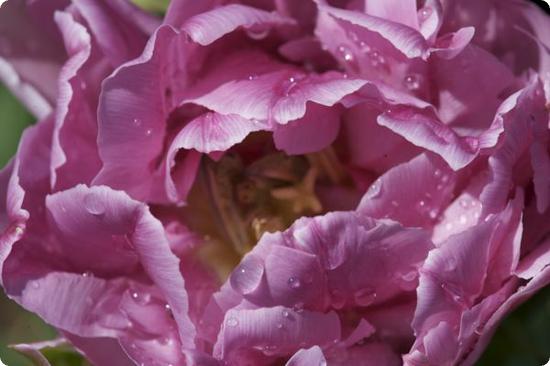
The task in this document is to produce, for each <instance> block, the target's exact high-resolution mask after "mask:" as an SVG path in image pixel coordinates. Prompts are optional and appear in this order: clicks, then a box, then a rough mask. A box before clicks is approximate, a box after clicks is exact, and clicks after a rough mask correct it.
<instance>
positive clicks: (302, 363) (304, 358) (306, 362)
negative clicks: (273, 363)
mask: <svg viewBox="0 0 550 366" xmlns="http://www.w3.org/2000/svg"><path fill="white" fill-rule="evenodd" d="M326 363H327V360H326V359H325V356H324V355H323V351H322V350H321V348H320V347H319V346H313V347H311V348H308V349H301V350H299V351H298V352H296V353H295V354H294V356H292V357H291V358H290V360H288V362H287V363H286V364H285V366H313V365H319V366H321V365H325V364H326Z"/></svg>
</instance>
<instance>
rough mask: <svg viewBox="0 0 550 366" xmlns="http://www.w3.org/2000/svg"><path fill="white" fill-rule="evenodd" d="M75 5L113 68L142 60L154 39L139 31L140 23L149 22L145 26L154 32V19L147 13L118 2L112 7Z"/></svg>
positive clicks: (87, 0)
mask: <svg viewBox="0 0 550 366" xmlns="http://www.w3.org/2000/svg"><path fill="white" fill-rule="evenodd" d="M124 4H125V5H124ZM75 5H76V8H77V9H78V11H79V13H80V14H81V15H82V17H83V18H84V19H85V20H86V22H87V24H88V26H89V27H90V30H91V32H92V33H93V35H94V39H95V40H96V41H97V43H98V44H99V47H100V48H101V51H102V53H103V54H104V55H105V57H106V58H107V59H108V60H109V61H110V63H111V65H112V66H113V67H117V66H119V65H120V64H122V63H123V62H125V61H128V60H129V59H132V58H135V57H137V56H139V54H140V53H141V51H142V50H143V47H144V46H145V43H146V42H147V39H148V38H149V36H150V35H151V33H146V32H144V31H143V30H142V29H140V27H139V26H140V24H139V20H141V22H142V23H143V22H144V21H145V22H147V23H146V25H145V26H146V27H148V28H151V26H152V25H151V24H149V23H151V22H152V17H150V18H149V17H146V15H145V13H142V12H141V11H140V10H139V9H138V8H136V7H134V6H133V4H130V3H127V2H125V1H119V0H117V1H113V2H112V4H111V3H108V2H98V1H93V0H78V1H77V2H76V3H75ZM139 13H142V14H139ZM140 18H141V19H140ZM136 23H137V24H136ZM157 23H160V22H158V21H157ZM157 25H160V24H157ZM155 28H156V27H155Z"/></svg>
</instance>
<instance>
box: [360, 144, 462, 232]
mask: <svg viewBox="0 0 550 366" xmlns="http://www.w3.org/2000/svg"><path fill="white" fill-rule="evenodd" d="M455 184H456V174H455V172H453V171H452V170H451V169H450V168H449V167H448V166H447V164H445V163H444V162H443V161H442V160H441V159H439V158H438V157H436V156H430V155H427V154H422V155H419V156H417V157H416V158H414V159H412V160H411V161H409V162H407V163H404V164H401V165H397V166H395V167H394V168H392V169H390V170H389V171H388V172H386V173H385V174H383V175H382V176H381V177H380V178H378V179H377V180H376V181H375V182H374V183H373V184H372V185H371V186H370V188H369V190H368V191H367V193H366V194H365V196H363V199H362V200H361V202H360V203H359V206H358V207H357V210H358V211H359V212H360V213H362V214H365V215H367V216H370V217H374V218H385V217H388V218H391V219H393V220H395V221H398V222H400V223H401V224H403V225H405V226H420V227H431V226H433V225H434V223H435V220H437V218H438V217H439V215H440V212H441V211H442V210H443V209H444V208H445V207H446V205H447V204H448V203H449V201H450V200H451V198H452V194H453V191H454V187H455ZM405 186H408V187H409V188H408V189H403V187H405Z"/></svg>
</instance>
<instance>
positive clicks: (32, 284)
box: [31, 281, 40, 290]
mask: <svg viewBox="0 0 550 366" xmlns="http://www.w3.org/2000/svg"><path fill="white" fill-rule="evenodd" d="M31 286H32V288H33V289H35V290H38V289H39V288H40V283H39V282H38V281H33V282H32V283H31Z"/></svg>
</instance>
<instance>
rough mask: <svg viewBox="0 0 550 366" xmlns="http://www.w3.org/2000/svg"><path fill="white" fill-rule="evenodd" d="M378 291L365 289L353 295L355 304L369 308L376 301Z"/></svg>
mask: <svg viewBox="0 0 550 366" xmlns="http://www.w3.org/2000/svg"><path fill="white" fill-rule="evenodd" d="M376 296H377V295H376V291H375V290H374V289H371V288H363V289H361V290H357V291H355V293H354V294H353V297H354V300H355V303H356V304H357V305H360V306H367V305H370V304H372V303H373V302H374V301H375V300H376Z"/></svg>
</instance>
